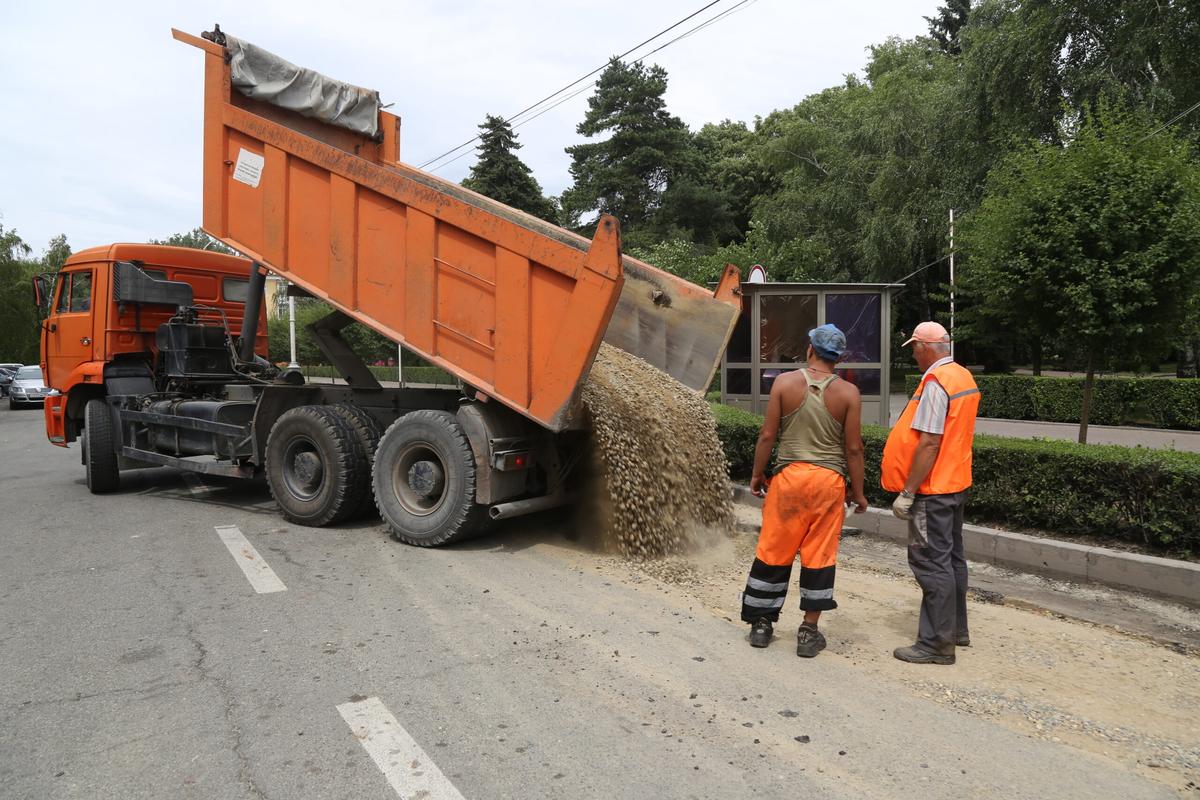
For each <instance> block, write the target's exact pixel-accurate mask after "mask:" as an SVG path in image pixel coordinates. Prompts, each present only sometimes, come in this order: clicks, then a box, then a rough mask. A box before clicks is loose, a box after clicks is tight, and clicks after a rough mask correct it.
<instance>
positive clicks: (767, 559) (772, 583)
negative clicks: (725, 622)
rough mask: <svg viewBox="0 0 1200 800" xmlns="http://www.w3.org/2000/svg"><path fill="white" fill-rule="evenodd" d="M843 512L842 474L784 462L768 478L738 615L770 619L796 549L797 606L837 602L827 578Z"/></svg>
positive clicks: (825, 606) (833, 567)
mask: <svg viewBox="0 0 1200 800" xmlns="http://www.w3.org/2000/svg"><path fill="white" fill-rule="evenodd" d="M845 518H846V480H845V478H843V477H842V476H841V475H839V474H838V473H836V472H834V471H833V470H831V469H827V468H825V467H819V466H817V465H815V464H806V463H802V462H796V463H792V464H788V465H787V466H786V467H784V468H783V469H782V470H781V471H780V472H779V473H778V474H776V475H775V477H773V478H771V480H770V485H769V487H768V489H767V498H766V501H765V502H764V503H763V522H762V532H761V533H760V534H759V536H758V549H757V551H756V552H755V554H754V563H753V564H752V565H751V567H750V577H749V578H748V579H747V580H746V590H745V591H744V592H742V619H743V620H744V621H745V622H751V623H753V622H754V621H756V620H758V619H762V618H763V617H766V618H767V619H769V620H771V621H772V622H775V621H777V620H778V619H779V612H780V611H781V610H782V609H783V602H784V599H785V598H786V597H787V590H788V584H789V583H790V582H791V576H792V564H793V563H794V562H795V561H796V554H797V553H799V555H800V608H801V609H803V610H805V611H828V610H829V609H833V608H837V602H836V601H835V600H834V599H833V581H834V578H835V576H836V572H837V551H838V543H839V541H840V539H841V534H842V523H843V522H844V521H845Z"/></svg>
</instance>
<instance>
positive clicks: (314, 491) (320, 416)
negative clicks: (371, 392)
mask: <svg viewBox="0 0 1200 800" xmlns="http://www.w3.org/2000/svg"><path fill="white" fill-rule="evenodd" d="M349 416H350V415H349V414H346V413H343V412H340V411H339V410H337V409H335V408H334V407H332V406H300V407H298V408H293V409H291V410H289V411H285V412H284V413H283V414H281V415H280V416H279V419H278V420H276V422H275V424H274V426H272V428H271V433H270V434H269V435H268V436H267V450H266V469H265V471H266V475H267V486H268V487H270V489H271V496H272V497H274V498H275V502H276V503H277V504H278V505H279V508H280V511H281V512H282V513H283V516H284V518H286V519H287V520H289V521H291V522H295V523H297V524H299V525H307V526H310V527H315V528H319V527H322V526H325V525H332V524H334V523H337V522H343V521H345V520H347V519H350V518H351V517H353V516H354V515H355V514H357V513H360V512H361V511H362V509H363V506H364V503H365V498H368V497H369V496H370V492H371V486H370V476H371V473H370V468H369V466H368V461H367V454H366V446H365V444H364V440H363V438H362V436H361V435H360V431H359V430H358V429H357V428H356V426H355V424H354V423H352V422H351V420H350V418H349Z"/></svg>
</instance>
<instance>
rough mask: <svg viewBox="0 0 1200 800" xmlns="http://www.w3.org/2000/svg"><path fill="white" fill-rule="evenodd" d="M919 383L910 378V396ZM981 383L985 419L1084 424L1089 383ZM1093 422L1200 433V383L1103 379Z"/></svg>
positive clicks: (1018, 378) (980, 378)
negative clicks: (1082, 415)
mask: <svg viewBox="0 0 1200 800" xmlns="http://www.w3.org/2000/svg"><path fill="white" fill-rule="evenodd" d="M919 380H920V376H919V375H909V376H907V378H906V379H905V382H904V383H905V391H906V392H907V393H908V394H909V395H912V393H913V392H914V391H916V388H917V381H919ZM975 382H976V383H978V384H979V389H980V391H981V392H982V394H983V399H982V401H981V403H980V406H979V416H981V417H992V418H997V419H1021V420H1040V421H1042V422H1071V423H1077V422H1079V414H1080V410H1081V409H1082V408H1083V378H1044V377H1035V376H1033V375H976V376H975ZM1091 422H1092V424H1095V425H1152V426H1154V427H1158V428H1181V429H1185V430H1200V379H1195V378H1191V379H1176V378H1097V379H1096V389H1095V392H1094V393H1093V397H1092V416H1091Z"/></svg>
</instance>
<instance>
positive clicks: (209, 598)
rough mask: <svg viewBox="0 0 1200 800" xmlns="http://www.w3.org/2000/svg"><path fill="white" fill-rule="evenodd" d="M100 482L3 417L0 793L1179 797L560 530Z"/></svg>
mask: <svg viewBox="0 0 1200 800" xmlns="http://www.w3.org/2000/svg"><path fill="white" fill-rule="evenodd" d="M122 483H123V485H122V490H121V491H120V492H119V493H117V494H114V495H109V496H92V495H90V494H89V493H88V491H87V488H86V487H85V485H84V481H83V469H82V467H81V466H80V464H79V450H78V449H77V448H76V447H72V448H71V449H69V450H64V449H61V448H56V447H53V446H51V445H49V444H48V443H47V442H46V441H45V438H44V434H43V431H42V428H41V414H40V412H39V411H37V410H30V411H15V412H9V411H8V410H7V409H6V408H5V409H3V410H0V546H2V547H3V557H2V558H0V787H2V788H0V795H2V796H3V797H5V798H14V799H15V798H37V800H43V799H44V798H60V797H61V798H66V797H86V798H167V797H170V798H204V800H216V799H218V798H243V797H246V798H297V797H309V798H342V797H345V798H376V797H377V798H395V797H397V796H401V797H410V798H417V797H425V798H430V799H434V798H448V797H457V796H460V795H461V796H462V797H465V798H471V799H472V800H475V799H482V798H507V797H511V798H539V797H554V798H576V797H578V798H592V797H595V798H642V797H655V798H731V797H755V798H775V797H779V798H785V797H786V798H795V797H819V798H893V797H907V796H919V797H922V798H941V797H945V798H963V797H981V798H983V797H1000V796H1003V797H1006V798H1044V797H1054V798H1072V797H1079V798H1085V797H1086V798H1096V797H1121V798H1144V797H1163V796H1172V795H1171V794H1170V793H1169V792H1168V791H1167V790H1166V789H1165V788H1164V787H1163V786H1162V785H1161V784H1155V783H1151V782H1149V781H1146V780H1144V779H1142V778H1140V777H1138V776H1137V775H1135V774H1132V773H1129V772H1125V771H1122V770H1120V769H1117V768H1116V767H1114V766H1113V764H1112V763H1111V762H1107V761H1104V760H1102V759H1099V758H1093V757H1091V756H1089V755H1088V754H1085V753H1081V752H1080V751H1078V750H1074V749H1071V748H1068V747H1067V746H1065V745H1056V744H1053V743H1048V742H1044V741H1038V740H1034V739H1031V738H1028V737H1025V736H1022V735H1020V734H1018V733H1016V732H1014V731H1012V730H1010V729H1007V728H1004V727H1002V726H1000V725H998V724H995V723H993V722H990V721H989V720H987V719H982V718H979V717H976V716H971V715H968V714H963V713H959V712H956V711H954V710H953V709H950V708H947V707H945V706H942V705H939V704H937V703H934V702H932V701H929V700H925V699H922V698H919V697H916V696H914V695H913V694H912V693H910V692H907V691H904V690H903V688H902V687H900V686H899V685H897V684H890V683H889V682H888V681H886V680H881V679H880V678H879V677H878V676H877V675H873V674H871V673H868V672H867V671H863V670H860V669H857V668H856V667H855V665H854V664H853V663H852V662H850V661H849V660H846V659H838V658H831V657H825V658H821V657H819V658H817V659H814V660H811V661H807V660H805V661H801V660H799V659H797V658H796V657H795V655H794V654H793V652H792V650H791V647H790V646H789V644H790V642H789V640H788V637H787V636H782V637H781V640H782V641H781V643H777V644H776V645H775V646H773V647H771V648H769V649H767V650H751V649H750V648H749V647H748V646H747V644H746V641H745V628H744V626H742V625H741V624H740V623H736V622H731V621H729V620H726V619H724V618H722V617H720V616H718V615H716V614H714V613H712V612H710V611H708V610H706V609H705V608H703V607H700V606H697V605H691V604H689V603H688V602H687V601H686V600H684V599H680V598H679V597H677V596H674V595H672V594H670V593H665V592H662V591H659V587H656V586H655V585H653V584H652V583H651V582H648V581H642V582H637V581H623V580H617V579H614V577H613V574H612V571H611V570H606V569H603V568H601V563H600V562H601V559H599V558H598V557H597V556H596V555H595V554H593V553H590V552H588V551H586V550H584V549H581V548H580V547H577V546H575V545H574V544H572V542H571V540H570V536H571V535H572V534H573V533H574V532H573V531H572V530H570V528H569V525H568V524H567V523H565V522H561V521H559V520H556V519H554V518H550V519H547V518H538V519H533V520H530V519H526V520H514V521H512V522H511V523H510V524H508V525H507V526H505V527H503V528H501V529H500V530H499V531H498V532H496V533H495V534H492V535H491V536H489V537H487V538H483V539H479V540H476V541H475V542H473V543H470V544H468V545H465V546H459V547H454V548H447V549H442V550H422V549H418V548H411V547H405V546H402V545H399V544H396V543H394V542H392V541H391V540H390V539H389V538H388V536H387V535H386V532H385V531H384V529H383V528H382V526H381V525H379V524H378V523H377V521H372V522H369V523H360V524H358V525H355V526H345V527H340V528H336V529H325V530H317V529H308V528H302V527H298V526H293V525H289V524H287V523H285V522H284V521H283V520H282V519H281V518H280V517H278V516H277V515H276V514H275V513H274V510H273V503H272V501H271V499H270V496H269V495H268V493H267V491H266V489H265V487H263V486H262V485H254V484H239V483H236V482H230V481H223V480H218V479H214V478H206V479H204V483H191V482H188V481H185V480H184V479H183V478H182V476H181V475H180V474H179V473H177V472H174V471H171V470H166V469H153V470H144V471H137V472H131V473H126V474H125V475H123V476H122ZM232 527H236V529H237V531H238V532H240V533H241V534H242V535H244V537H245V540H246V542H247V543H248V545H249V546H251V547H252V548H253V552H252V553H251V552H250V551H249V550H246V549H245V548H243V547H241V545H239V544H234V545H232V549H231V548H230V547H228V546H227V545H226V541H225V539H230V540H232V539H234V538H236V532H234V531H232V530H231V528H232ZM218 529H220V532H219V531H218ZM222 533H223V534H224V538H223V536H222ZM249 555H255V556H257V557H255V558H248V557H247V556H249ZM239 562H241V563H244V564H246V565H247V568H246V571H244V570H243V568H242V567H241V566H240V563H239ZM264 564H265V567H264ZM247 571H248V572H249V574H250V575H253V576H255V578H254V579H255V581H257V582H258V584H257V585H259V586H260V587H265V588H275V589H281V590H278V591H269V592H265V593H259V592H258V591H256V590H255V588H254V586H255V584H252V582H251V580H250V579H249V578H248V577H247ZM268 572H269V573H270V575H273V576H274V577H275V579H276V581H277V583H276V584H274V585H273V586H272V585H269V584H268V583H264V582H263V581H264V580H266V579H267V578H269V577H270V576H269V575H267V573H268ZM280 584H281V585H282V587H286V588H281V585H280ZM739 588H740V587H738V586H730V587H729V592H730V593H731V595H732V594H733V593H735V592H737V591H738V589H739ZM914 669H927V670H934V669H937V668H935V667H914ZM348 720H349V721H348ZM805 737H807V741H802V740H803V739H805Z"/></svg>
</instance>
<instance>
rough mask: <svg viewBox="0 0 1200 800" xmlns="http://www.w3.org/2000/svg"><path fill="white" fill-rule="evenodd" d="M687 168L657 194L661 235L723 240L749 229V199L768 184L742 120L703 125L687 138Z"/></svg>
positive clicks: (771, 183) (767, 174)
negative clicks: (689, 140) (690, 145)
mask: <svg viewBox="0 0 1200 800" xmlns="http://www.w3.org/2000/svg"><path fill="white" fill-rule="evenodd" d="M691 150H692V152H691V155H690V158H689V159H688V162H687V163H688V169H687V171H686V172H685V173H684V174H682V175H681V176H680V177H679V178H677V179H676V180H674V181H673V182H672V183H671V184H670V185H669V186H668V188H667V190H666V191H665V192H664V193H663V197H662V203H661V205H660V207H659V209H658V212H657V213H656V215H655V220H654V225H653V230H654V232H655V233H656V234H657V235H659V236H660V237H662V238H663V239H664V240H666V239H671V238H682V239H687V240H689V241H692V242H696V243H698V244H702V245H705V246H709V247H711V246H717V245H727V244H731V243H732V242H734V241H736V240H738V239H740V238H742V237H743V236H745V235H746V233H747V232H748V231H749V229H750V212H751V209H752V207H753V204H754V198H755V197H756V196H758V195H759V194H761V193H764V192H766V191H767V190H768V189H769V188H771V187H772V186H774V184H775V181H774V179H773V175H772V173H771V172H770V170H768V169H767V168H766V165H764V164H763V162H762V160H761V159H760V158H759V157H758V155H759V153H758V149H757V148H756V147H755V136H754V133H753V132H752V131H750V129H749V128H747V127H746V124H745V123H743V122H732V121H730V120H725V121H723V122H721V123H720V124H716V125H713V124H708V125H705V126H704V127H702V128H701V129H700V130H699V131H698V132H697V133H696V135H695V136H694V137H692V147H691Z"/></svg>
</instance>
